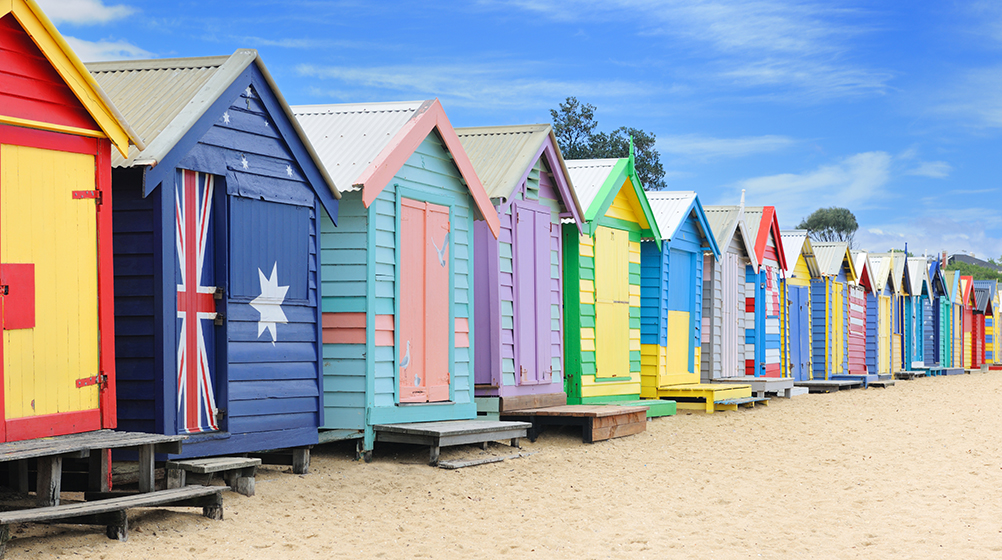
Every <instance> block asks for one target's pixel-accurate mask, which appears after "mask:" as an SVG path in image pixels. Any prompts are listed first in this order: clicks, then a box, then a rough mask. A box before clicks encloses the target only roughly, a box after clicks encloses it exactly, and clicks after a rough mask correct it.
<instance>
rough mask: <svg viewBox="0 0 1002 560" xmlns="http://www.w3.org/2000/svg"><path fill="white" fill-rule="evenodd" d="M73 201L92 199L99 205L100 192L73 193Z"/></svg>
mask: <svg viewBox="0 0 1002 560" xmlns="http://www.w3.org/2000/svg"><path fill="white" fill-rule="evenodd" d="M73 198H74V200H80V199H84V198H93V199H94V202H96V203H97V204H101V191H73Z"/></svg>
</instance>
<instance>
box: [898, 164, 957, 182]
mask: <svg viewBox="0 0 1002 560" xmlns="http://www.w3.org/2000/svg"><path fill="white" fill-rule="evenodd" d="M951 171H953V166H951V165H950V164H949V163H946V162H945V161H923V162H920V163H919V164H918V167H915V168H914V169H909V170H908V171H905V174H906V175H919V176H921V177H931V178H933V179H945V178H947V177H949V176H950V172H951Z"/></svg>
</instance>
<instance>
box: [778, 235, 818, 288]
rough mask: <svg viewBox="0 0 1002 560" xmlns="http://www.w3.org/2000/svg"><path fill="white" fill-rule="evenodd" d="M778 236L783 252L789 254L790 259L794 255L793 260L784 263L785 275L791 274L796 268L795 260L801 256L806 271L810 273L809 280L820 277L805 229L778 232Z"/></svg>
mask: <svg viewBox="0 0 1002 560" xmlns="http://www.w3.org/2000/svg"><path fill="white" fill-rule="evenodd" d="M779 235H780V237H781V238H782V239H783V252H784V253H789V254H790V256H791V257H793V256H794V255H796V257H795V258H793V259H790V260H787V261H786V264H787V269H786V273H787V275H789V274H791V273H792V272H793V269H794V268H796V266H797V260H799V259H800V257H801V256H802V257H804V262H805V263H807V270H808V271H809V272H810V273H811V278H816V277H818V276H821V270H820V269H819V268H818V259H817V256H816V255H815V254H814V246H813V245H811V238H810V236H809V235H808V234H807V230H806V229H784V230H783V231H781V232H779Z"/></svg>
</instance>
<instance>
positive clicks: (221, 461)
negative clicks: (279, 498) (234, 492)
mask: <svg viewBox="0 0 1002 560" xmlns="http://www.w3.org/2000/svg"><path fill="white" fill-rule="evenodd" d="M260 466H261V459H258V458H255V457H202V458H199V459H183V460H180V461H167V464H166V468H167V469H181V470H185V471H188V472H191V473H196V474H207V473H217V472H223V471H229V470H235V469H246V468H249V467H260Z"/></svg>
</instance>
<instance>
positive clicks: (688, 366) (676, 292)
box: [640, 191, 751, 412]
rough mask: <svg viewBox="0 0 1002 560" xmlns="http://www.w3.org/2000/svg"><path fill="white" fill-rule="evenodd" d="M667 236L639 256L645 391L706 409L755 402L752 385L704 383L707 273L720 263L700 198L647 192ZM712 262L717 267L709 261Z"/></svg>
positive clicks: (689, 194) (643, 246)
mask: <svg viewBox="0 0 1002 560" xmlns="http://www.w3.org/2000/svg"><path fill="white" fill-rule="evenodd" d="M647 198H648V200H649V201H650V205H651V211H652V212H653V213H654V218H655V220H656V221H657V224H658V230H659V231H660V232H661V235H662V238H661V239H657V238H655V239H654V240H645V241H644V242H643V243H641V250H640V261H641V268H640V281H641V291H640V305H641V314H640V318H641V323H640V337H641V339H640V343H641V344H640V349H641V367H640V373H641V381H642V383H641V392H640V395H641V396H642V397H644V398H656V399H665V398H668V399H675V400H676V401H678V402H679V406H681V407H683V408H686V407H697V406H699V405H698V403H696V402H686V401H696V400H697V399H702V406H703V408H704V410H706V411H707V412H712V411H713V410H714V408H715V403H717V402H718V401H726V400H731V399H738V398H746V397H750V396H751V386H749V385H731V384H727V385H724V384H711V383H700V375H701V365H700V361H701V355H702V348H701V342H702V339H703V337H702V334H701V330H702V329H703V327H704V321H703V318H702V315H703V304H704V302H705V301H706V298H705V297H704V294H703V289H704V280H703V278H704V267H705V266H706V264H707V263H708V262H709V263H710V264H711V266H712V264H713V263H715V262H716V261H719V260H720V257H721V254H720V249H719V248H718V246H717V242H716V240H715V239H714V237H713V232H712V230H711V228H710V224H709V222H708V221H707V219H706V213H705V212H704V211H703V207H702V205H701V204H700V202H699V197H697V196H696V193H694V192H692V191H681V192H668V191H654V192H650V193H647ZM711 261H712V262H711Z"/></svg>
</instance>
